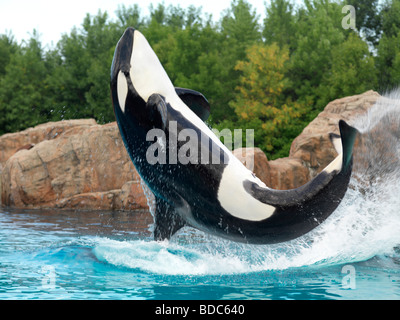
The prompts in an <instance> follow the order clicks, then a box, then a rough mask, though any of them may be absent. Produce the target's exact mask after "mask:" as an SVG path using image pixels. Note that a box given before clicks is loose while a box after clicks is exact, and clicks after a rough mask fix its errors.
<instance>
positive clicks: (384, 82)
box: [376, 0, 400, 91]
mask: <svg viewBox="0 0 400 320" xmlns="http://www.w3.org/2000/svg"><path fill="white" fill-rule="evenodd" d="M381 21H382V37H381V39H380V41H379V44H378V47H377V52H378V54H377V57H376V65H377V70H378V81H379V88H380V90H382V91H388V90H392V89H393V88H396V87H398V86H399V83H400V1H399V0H390V1H386V2H385V4H384V7H383V9H382V11H381Z"/></svg>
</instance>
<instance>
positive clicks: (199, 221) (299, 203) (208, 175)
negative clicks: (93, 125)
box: [111, 28, 356, 244]
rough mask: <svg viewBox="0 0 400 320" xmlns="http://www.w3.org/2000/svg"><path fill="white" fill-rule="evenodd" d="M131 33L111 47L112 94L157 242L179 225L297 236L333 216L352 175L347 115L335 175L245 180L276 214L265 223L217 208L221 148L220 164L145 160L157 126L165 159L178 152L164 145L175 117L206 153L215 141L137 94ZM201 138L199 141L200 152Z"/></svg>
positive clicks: (251, 239)
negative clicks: (151, 198) (294, 183)
mask: <svg viewBox="0 0 400 320" xmlns="http://www.w3.org/2000/svg"><path fill="white" fill-rule="evenodd" d="M134 32H135V31H134V29H132V28H128V29H127V30H126V31H125V33H124V35H123V36H122V38H121V39H120V41H119V43H118V45H117V47H116V50H115V54H114V60H113V64H112V68H111V96H112V101H113V106H114V113H115V117H116V120H117V123H118V127H119V130H120V133H121V136H122V139H123V141H124V144H125V147H126V149H127V151H128V154H129V156H130V157H131V160H132V162H133V164H134V166H135V168H136V169H137V171H138V172H139V174H140V176H141V178H142V179H143V180H144V181H145V183H146V184H147V186H148V187H149V188H150V189H151V190H152V192H153V193H154V195H155V197H156V203H157V209H156V214H155V231H154V237H155V239H156V240H163V239H168V238H170V237H171V236H172V235H173V234H174V233H175V232H176V231H177V230H179V229H180V228H181V227H182V226H184V225H190V226H193V227H195V228H198V229H200V230H202V231H204V232H207V233H211V234H214V235H217V236H219V237H222V238H225V239H229V240H233V241H237V242H244V243H253V244H272V243H278V242H283V241H288V240H292V239H295V238H297V237H299V236H302V235H304V234H306V233H307V232H309V231H310V230H312V229H314V228H315V227H317V226H318V225H319V224H321V223H322V222H323V221H324V220H326V219H327V218H328V217H329V216H330V214H331V213H332V212H333V211H334V210H335V209H336V208H337V206H338V205H339V203H340V202H341V200H342V198H343V197H344V195H345V193H346V190H347V187H348V183H349V180H350V177H351V169H352V146H353V143H354V138H355V135H356V130H355V129H353V128H352V127H350V126H348V125H347V124H346V123H345V122H344V121H342V122H340V123H339V127H340V131H341V136H342V144H343V151H344V152H343V167H342V170H341V171H340V172H339V173H337V172H333V173H331V174H328V173H322V174H320V175H318V176H317V177H316V178H315V179H313V180H312V181H310V182H309V183H308V184H307V185H305V186H303V187H301V188H299V189H295V190H289V191H278V190H274V191H272V192H265V190H264V189H262V188H260V187H258V186H257V185H256V184H254V183H252V182H250V181H244V182H243V187H244V188H245V190H246V191H247V192H248V193H249V194H251V195H253V196H254V197H255V198H256V199H258V200H259V201H261V202H264V203H267V204H272V205H273V206H275V207H276V210H275V212H274V214H273V215H272V216H271V217H270V218H267V219H265V220H262V221H249V220H244V219H240V218H236V217H234V216H232V215H230V214H229V212H227V211H226V210H225V209H224V208H222V206H221V204H220V202H219V201H218V196H217V195H218V188H219V184H220V181H221V177H222V175H223V172H224V169H225V167H226V165H227V164H224V151H223V150H222V149H220V148H217V150H219V151H218V152H219V153H218V154H217V157H219V158H220V160H221V161H220V164H191V163H189V164H181V163H179V162H178V163H177V164H168V163H167V164H159V163H156V164H150V163H149V162H148V161H147V160H146V152H147V150H148V148H149V147H150V146H151V145H153V144H154V142H155V141H147V140H146V135H147V133H148V132H149V130H151V129H154V128H158V129H162V130H163V131H164V132H165V135H166V141H165V142H166V152H167V155H166V156H167V157H166V158H167V159H169V153H170V152H176V150H175V149H174V148H173V145H170V144H169V140H170V138H172V139H175V140H174V141H176V140H177V139H176V137H175V136H174V137H172V136H171V135H172V134H173V132H174V131H173V130H171V128H172V127H171V122H172V121H174V122H176V123H177V133H179V132H180V131H181V130H183V129H185V128H191V129H193V130H195V132H196V133H197V135H198V137H199V140H198V141H201V143H203V144H206V146H205V147H206V148H209V150H210V154H211V150H213V146H212V143H213V142H212V141H211V140H208V141H204V140H201V139H200V134H201V131H200V129H199V128H197V127H196V126H195V125H194V124H193V123H191V122H190V121H189V120H188V119H186V118H185V117H183V116H182V114H180V113H179V112H177V111H176V110H174V109H173V108H172V107H171V106H170V105H169V104H168V103H166V101H165V99H164V97H162V96H160V95H158V94H154V95H153V96H151V97H150V98H149V101H148V102H147V103H146V102H145V101H144V100H143V99H142V98H141V97H140V95H139V94H138V93H137V92H136V89H135V88H134V87H133V85H132V82H131V80H130V77H133V76H134V75H130V74H129V72H130V57H131V53H132V52H131V50H132V45H133V33H134ZM120 70H121V71H122V72H123V73H124V74H125V77H126V79H127V81H128V96H127V99H126V104H125V112H122V111H121V108H120V106H119V102H118V96H117V75H118V72H119V71H120ZM179 90H180V89H177V92H178V94H179V96H180V97H182V100H184V97H183V93H184V92H186V91H185V90H184V89H183V91H181V92H179ZM189 96H190V94H189ZM203 98H204V97H199V100H197V97H195V98H194V100H196V101H197V102H199V101H200V102H199V103H193V105H197V106H198V105H199V104H201V103H202V99H203ZM204 99H205V98H204ZM184 101H185V100H184ZM185 102H186V101H185ZM192 102H193V101H191V100H190V99H188V100H187V103H186V104H189V105H191V104H192ZM193 109H194V107H193V106H192V110H193ZM200 109H201V108H200ZM193 111H195V110H193ZM195 112H196V113H197V114H198V115H200V116H201V117H202V118H204V117H206V116H208V114H207V112H206V111H205V112H203V113H201V112H200V111H198V110H197V111H195ZM185 143H186V141H178V144H177V148H178V150H179V149H180V147H181V146H182V145H184V144H185ZM201 143H199V146H198V148H199V154H200V149H201ZM203 147H204V146H203ZM214 147H215V146H214ZM214 150H215V149H214ZM225 159H228V158H225ZM210 162H211V159H210ZM214 162H215V161H214ZM202 163H204V161H202ZM310 190H311V191H310ZM243 210H246V208H243Z"/></svg>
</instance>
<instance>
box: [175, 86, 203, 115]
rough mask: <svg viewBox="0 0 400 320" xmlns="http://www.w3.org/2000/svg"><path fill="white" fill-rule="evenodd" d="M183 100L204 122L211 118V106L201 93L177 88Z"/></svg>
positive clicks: (176, 90)
mask: <svg viewBox="0 0 400 320" xmlns="http://www.w3.org/2000/svg"><path fill="white" fill-rule="evenodd" d="M175 92H176V93H177V95H178V96H179V98H181V100H182V101H183V102H184V103H185V104H186V105H187V106H188V107H189V108H190V109H191V110H192V111H193V112H194V113H195V114H196V115H197V116H198V117H199V118H200V119H201V120H203V121H206V120H207V119H208V117H209V116H210V104H209V103H208V101H207V99H206V98H205V97H204V96H203V95H202V94H201V93H200V92H197V91H195V90H191V89H184V88H175Z"/></svg>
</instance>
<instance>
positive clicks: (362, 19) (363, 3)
mask: <svg viewBox="0 0 400 320" xmlns="http://www.w3.org/2000/svg"><path fill="white" fill-rule="evenodd" d="M346 4H348V5H352V6H353V7H354V8H355V10H356V28H357V30H358V31H359V32H360V35H362V36H364V37H365V39H366V40H367V41H369V42H370V43H371V44H372V45H377V44H378V42H379V37H380V34H381V28H382V26H381V19H380V17H379V16H380V10H379V0H346Z"/></svg>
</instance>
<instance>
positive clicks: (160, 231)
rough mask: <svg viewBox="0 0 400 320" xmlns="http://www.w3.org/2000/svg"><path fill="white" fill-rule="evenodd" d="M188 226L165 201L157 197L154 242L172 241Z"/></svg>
mask: <svg viewBox="0 0 400 320" xmlns="http://www.w3.org/2000/svg"><path fill="white" fill-rule="evenodd" d="M185 225H186V224H185V222H184V221H183V219H182V218H181V217H180V216H179V215H178V214H177V213H176V212H175V209H174V208H173V207H172V206H171V205H170V204H169V203H168V202H166V201H165V200H163V199H160V198H158V197H156V213H155V217H154V240H156V241H162V240H165V239H168V240H169V239H170V238H171V237H172V236H173V235H174V234H175V233H176V232H177V231H178V230H179V229H180V228H182V227H184V226H185Z"/></svg>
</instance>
